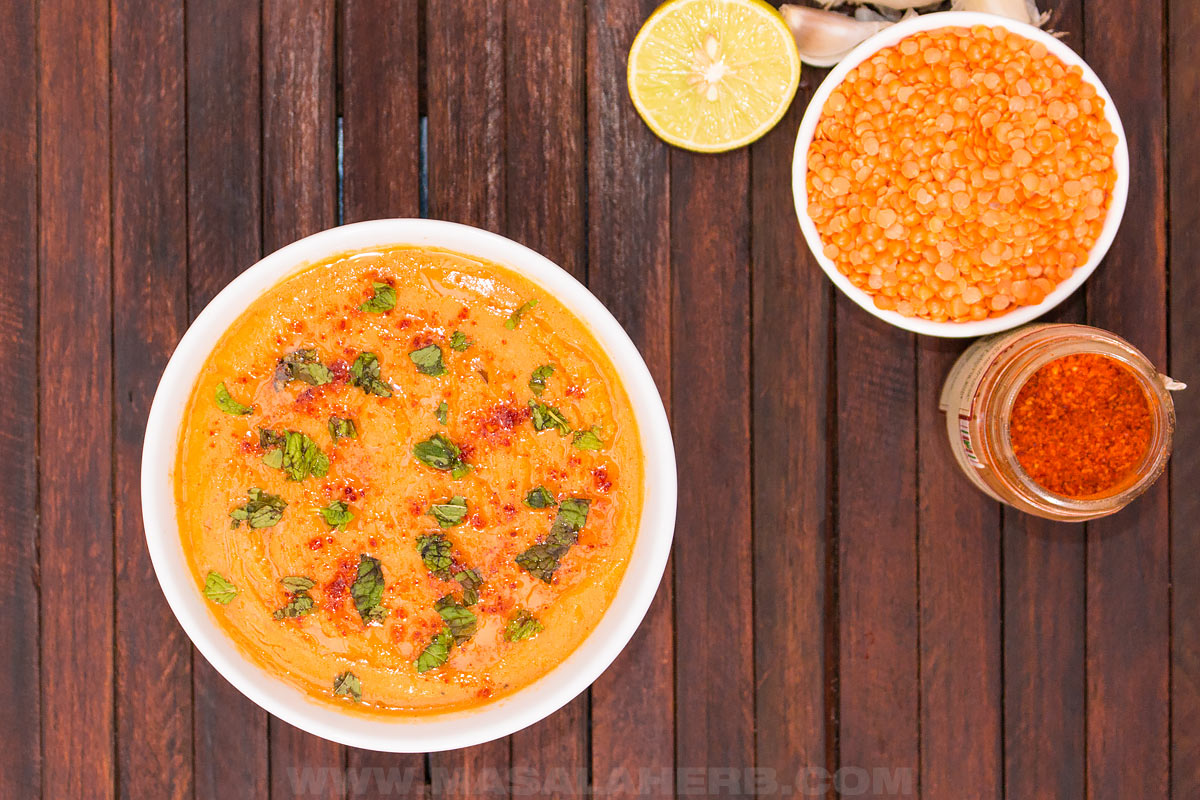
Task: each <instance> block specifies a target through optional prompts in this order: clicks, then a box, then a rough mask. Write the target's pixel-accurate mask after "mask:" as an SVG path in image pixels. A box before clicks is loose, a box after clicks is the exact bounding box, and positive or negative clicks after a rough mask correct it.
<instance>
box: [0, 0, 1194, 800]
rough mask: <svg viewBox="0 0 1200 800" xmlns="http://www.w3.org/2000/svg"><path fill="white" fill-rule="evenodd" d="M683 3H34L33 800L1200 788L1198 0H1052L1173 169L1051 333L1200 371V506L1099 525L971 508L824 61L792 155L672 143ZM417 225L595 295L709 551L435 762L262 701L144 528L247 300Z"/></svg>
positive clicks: (3, 171) (8, 402)
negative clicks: (847, 273)
mask: <svg viewBox="0 0 1200 800" xmlns="http://www.w3.org/2000/svg"><path fill="white" fill-rule="evenodd" d="M1042 2H1043V4H1045V3H1046V0H1042ZM655 3H656V0H590V1H589V2H586V3H585V2H582V1H580V2H568V0H558V1H557V2H556V1H555V0H545V2H537V1H536V0H509V2H502V1H501V0H462V1H461V2H449V0H424V2H417V0H340V1H339V2H334V0H266V2H265V3H263V4H262V5H261V6H260V5H259V4H256V3H253V2H247V1H246V0H189V2H186V3H185V2H184V0H174V2H167V1H163V2H155V1H154V0H40V2H30V1H27V0H13V2H9V3H6V4H5V9H4V13H3V14H0V286H2V287H3V289H2V291H0V386H2V391H3V398H2V401H0V464H3V467H0V471H2V474H3V480H0V509H2V510H3V518H2V519H3V521H2V522H0V526H2V529H3V535H2V537H0V645H2V647H0V651H2V654H0V674H3V676H4V679H3V680H2V681H0V797H3V798H14V799H16V798H32V797H38V796H41V797H44V798H53V799H54V800H60V798H83V797H86V798H93V797H95V798H103V797H109V796H117V795H119V796H121V797H128V798H168V797H193V796H194V797H196V798H260V797H262V798H265V797H273V798H286V797H293V796H297V795H299V796H304V797H334V798H342V797H375V796H455V795H459V794H472V793H474V794H482V795H486V796H507V795H508V794H509V791H510V789H511V793H512V794H513V795H515V796H521V795H526V796H531V795H537V794H542V793H543V792H544V793H545V794H571V793H572V792H573V791H582V790H583V789H584V788H586V786H587V783H588V781H589V779H590V781H591V782H592V784H593V785H594V788H595V790H596V791H597V793H602V794H605V795H611V796H629V795H634V794H637V793H638V791H639V790H640V791H641V792H642V793H644V794H648V795H663V794H667V793H669V792H670V791H671V788H672V786H671V782H670V779H671V778H672V777H675V778H678V784H677V786H676V788H677V789H678V790H680V791H681V792H683V793H691V794H698V795H706V794H748V793H750V792H751V791H753V790H754V789H756V788H757V789H759V790H762V792H763V793H765V794H770V793H771V791H770V790H771V789H772V786H773V785H776V786H787V787H798V790H799V791H800V796H806V795H807V794H814V795H827V796H830V797H832V796H834V793H835V792H834V788H833V784H834V783H837V784H838V785H839V786H840V788H841V789H842V795H843V796H846V797H851V796H886V795H900V796H914V797H915V796H918V795H919V796H922V797H925V798H949V799H952V800H961V798H998V797H1001V796H1004V797H1007V798H1013V800H1025V799H1026V798H1083V797H1088V798H1114V799H1119V800H1138V799H1140V798H1147V799H1148V800H1158V798H1168V797H1169V798H1173V799H1174V800H1190V799H1191V798H1197V797H1200V614H1198V613H1197V611H1198V609H1200V572H1198V571H1197V568H1198V567H1200V489H1198V487H1200V256H1198V255H1197V254H1198V253H1200V138H1198V136H1200V133H1198V132H1200V58H1198V57H1197V42H1198V41H1200V3H1197V2H1196V1H1195V0H1164V1H1163V2H1143V1H1142V0H1057V2H1055V3H1053V5H1054V12H1055V17H1054V22H1053V25H1054V27H1055V28H1057V29H1058V30H1061V31H1064V32H1065V33H1066V39H1065V41H1067V42H1068V43H1069V44H1070V45H1071V46H1072V47H1075V48H1076V49H1078V50H1081V51H1082V52H1083V53H1085V55H1086V56H1087V57H1088V58H1089V60H1090V61H1091V63H1092V65H1093V66H1094V67H1095V69H1096V71H1097V72H1099V73H1100V75H1101V77H1102V78H1103V79H1104V80H1105V82H1106V83H1107V85H1108V87H1109V89H1110V90H1111V91H1112V94H1113V95H1114V97H1115V98H1116V102H1117V104H1118V107H1119V109H1120V112H1121V115H1122V117H1123V118H1124V121H1125V126H1126V129H1127V131H1128V134H1129V139H1130V150H1131V156H1132V160H1133V180H1132V186H1131V190H1130V196H1129V209H1128V211H1127V212H1126V215H1125V221H1124V225H1123V226H1122V228H1121V231H1120V234H1119V235H1118V237H1117V240H1116V243H1115V244H1114V245H1113V248H1112V250H1111V252H1110V253H1109V255H1108V258H1107V261H1106V263H1105V264H1104V266H1103V267H1102V268H1101V269H1100V270H1099V271H1098V272H1097V273H1096V275H1095V276H1094V277H1093V278H1092V280H1091V281H1090V282H1089V283H1088V285H1087V287H1086V291H1081V292H1079V293H1078V294H1077V295H1076V296H1075V298H1074V299H1073V300H1072V301H1071V302H1069V303H1068V304H1067V305H1066V306H1065V307H1063V308H1061V309H1060V310H1058V311H1057V312H1055V313H1054V314H1053V315H1051V318H1053V319H1059V320H1087V321H1089V322H1091V323H1093V324H1096V325H1099V326H1102V327H1105V328H1108V329H1111V330H1113V331H1116V332H1117V333H1119V334H1121V335H1124V336H1126V337H1128V338H1129V339H1131V340H1132V341H1133V342H1134V343H1135V344H1136V345H1138V346H1139V347H1140V348H1142V349H1143V350H1144V351H1145V352H1146V353H1148V354H1149V355H1150V357H1151V358H1152V359H1153V360H1154V361H1155V362H1156V363H1158V364H1160V365H1164V366H1168V367H1169V368H1170V370H1171V371H1172V372H1173V373H1175V374H1176V377H1178V378H1180V379H1182V380H1190V381H1191V382H1192V383H1193V384H1196V388H1195V389H1193V390H1192V391H1190V392H1187V393H1184V394H1181V395H1179V396H1178V398H1177V403H1178V411H1179V417H1180V425H1179V429H1178V431H1177V444H1176V455H1175V457H1174V460H1173V462H1172V468H1171V472H1170V475H1169V477H1168V478H1164V479H1163V480H1161V481H1160V482H1159V483H1158V485H1157V486H1156V487H1155V488H1154V489H1153V490H1151V491H1150V492H1149V493H1148V494H1147V495H1146V496H1145V497H1143V498H1142V499H1141V500H1139V501H1138V502H1136V503H1135V504H1134V505H1133V506H1131V507H1130V508H1128V509H1126V510H1125V511H1124V512H1122V513H1121V514H1119V515H1118V516H1115V517H1112V518H1109V519H1106V520H1103V521H1100V522H1095V523H1092V524H1090V525H1088V526H1087V527H1086V530H1085V528H1084V527H1082V526H1075V527H1070V526H1062V525H1053V524H1047V523H1046V522H1043V521H1040V520H1037V519H1032V518H1029V517H1026V516H1022V515H1020V514H1017V513H1014V512H1010V511H1006V510H1004V509H1001V508H1000V507H999V506H998V505H996V504H995V503H993V502H990V501H989V500H988V499H986V498H985V497H984V496H983V495H981V494H980V493H979V492H977V491H975V490H974V489H973V488H971V486H970V485H969V484H968V483H967V481H966V480H965V479H964V478H963V477H962V476H961V475H960V474H959V473H958V470H957V468H956V467H955V466H954V464H953V462H952V461H951V458H950V455H949V451H948V448H947V446H946V444H945V441H944V438H945V434H944V431H943V423H942V418H941V416H940V415H939V413H938V410H937V396H938V391H939V388H940V386H941V382H942V378H943V376H944V374H945V372H946V370H947V368H948V367H949V365H950V363H951V362H952V361H953V359H954V357H955V355H956V353H957V352H958V351H959V350H960V348H961V344H960V343H955V342H946V341H938V340H934V339H928V338H919V337H915V336H912V335H907V334H904V333H902V332H899V331H897V330H893V329H890V328H887V327H885V326H883V325H882V324H879V323H878V322H876V321H875V320H874V319H873V318H871V317H869V316H867V315H866V314H864V313H862V312H861V311H859V310H858V309H857V308H856V307H854V306H853V305H852V304H850V303H849V302H847V301H846V300H845V299H844V298H842V297H840V296H838V295H836V294H835V292H834V290H833V289H832V287H831V285H830V284H829V282H828V281H827V280H826V279H825V278H824V276H823V275H822V274H821V272H820V271H819V270H818V268H817V266H816V264H815V263H814V262H813V261H812V259H811V258H810V256H809V255H808V252H807V251H806V249H805V247H804V245H803V243H802V241H801V238H800V234H799V230H798V228H797V225H796V222H795V219H794V216H793V211H792V200H791V194H790V188H789V186H790V164H791V156H792V146H793V141H794V133H795V130H796V127H797V125H798V123H799V120H800V116H801V113H802V112H803V109H804V106H805V103H806V101H807V99H808V97H809V96H810V95H811V93H812V91H813V89H814V88H815V86H816V85H817V83H818V82H819V81H820V79H821V78H822V76H823V74H824V73H823V72H822V71H820V70H816V69H806V71H805V73H804V77H803V81H802V84H801V88H800V93H799V95H798V97H797V99H796V102H795V104H794V106H793V108H792V110H791V112H790V113H789V114H788V116H787V117H786V119H785V120H784V122H783V123H782V124H781V125H780V126H779V127H778V128H777V129H776V130H775V131H774V132H772V133H771V134H769V135H768V136H767V137H766V138H764V139H763V140H762V141H760V142H758V143H756V144H755V145H753V146H752V147H750V148H748V149H743V150H740V151H737V152H734V153H731V154H728V155H723V156H719V157H711V156H697V155H692V154H689V153H686V152H682V151H679V150H673V149H670V148H668V147H666V146H665V145H663V144H662V143H660V142H659V141H658V140H657V139H655V138H654V137H653V136H652V135H651V134H650V133H649V132H648V131H647V130H646V128H645V127H644V126H643V125H642V123H641V122H640V120H639V119H638V118H637V116H636V114H635V113H634V111H633V108H632V107H631V105H630V102H629V99H628V96H627V94H626V90H625V57H626V51H627V48H628V45H629V42H630V41H631V39H632V36H633V34H634V32H635V31H636V30H637V28H638V27H639V25H640V23H641V22H642V20H643V19H644V18H645V17H646V16H647V15H648V14H649V12H650V11H651V10H652V8H653V6H654V5H655ZM1168 21H1169V26H1168ZM1168 154H1169V158H1168ZM418 214H427V215H428V216H431V217H437V218H442V219H451V220H459V221H463V222H468V223H472V224H475V225H479V226H482V227H485V228H489V229H492V230H496V231H499V232H502V233H505V234H507V235H508V236H511V237H513V238H515V239H517V240H519V241H521V242H524V243H526V244H528V245H530V246H532V247H534V248H536V249H538V250H540V251H542V252H543V253H545V254H546V255H547V256H549V257H550V258H552V259H553V260H555V261H557V262H558V263H560V264H562V265H563V266H564V267H565V268H567V269H568V270H570V271H571V272H573V273H574V274H575V275H577V276H579V277H580V278H583V279H585V280H586V281H587V283H588V285H589V286H590V287H591V289H592V291H594V292H595V293H596V294H597V295H598V296H599V297H600V298H601V299H602V300H603V301H605V302H606V303H607V304H608V306H609V307H610V308H611V309H612V310H613V311H614V313H615V314H616V315H617V317H618V318H619V319H621V321H622V322H623V323H624V324H625V325H626V327H627V329H628V330H629V332H630V334H631V335H632V336H633V338H634V340H635V341H636V342H637V343H638V344H639V345H640V347H641V348H642V352H643V353H644V354H645V357H646V360H647V362H648V363H649V365H650V368H651V370H652V371H653V372H654V374H655V376H656V377H657V379H658V381H659V385H660V387H661V389H662V392H663V395H664V397H665V398H666V399H667V400H668V404H669V406H670V411H671V415H672V419H673V427H674V433H675V439H676V445H677V451H678V457H679V477H680V497H679V524H678V530H677V534H676V546H675V553H674V559H673V564H672V566H671V567H670V568H669V571H668V574H667V578H666V580H665V581H664V584H663V586H662V589H661V591H660V593H659V598H658V601H657V602H656V604H655V605H654V607H653V609H652V610H651V612H650V614H649V616H648V617H647V619H646V621H645V623H644V624H643V625H642V628H641V630H640V632H639V634H638V636H637V638H636V639H635V640H634V641H633V643H632V644H631V645H630V646H629V647H628V649H627V650H626V652H625V653H624V655H623V656H622V657H621V658H620V659H619V660H618V661H617V663H616V664H615V665H614V666H613V667H612V668H611V669H609V670H608V672H606V673H605V674H604V676H603V677H602V678H601V679H600V680H599V681H597V683H596V684H595V685H594V686H593V687H592V688H591V690H590V691H589V692H587V693H586V694H584V695H583V696H581V697H579V698H577V699H576V700H575V701H574V702H572V703H571V704H570V705H568V706H567V707H566V708H565V709H563V710H562V711H560V712H559V713H557V714H555V715H554V716H553V717H551V718H550V719H548V720H546V721H544V722H542V723H541V724H539V725H537V726H535V727H533V728H530V729H528V730H525V731H522V732H521V733H519V734H516V735H514V736H513V737H511V738H510V739H507V740H504V741H498V742H494V743H491V744H488V745H484V746H481V747H477V748H472V749H470V750H465V751H457V752H449V753H435V754H432V755H429V756H423V755H384V754H377V753H373V752H367V751H361V750H351V749H347V748H345V747H341V746H338V745H335V744H331V743H329V742H325V741H322V740H320V739H316V738H314V737H311V736H308V735H306V734H303V733H300V732H299V731H297V730H295V729H293V728H291V727H289V726H288V725H286V724H283V723H281V722H280V721H278V720H276V719H272V718H269V717H268V715H267V714H266V713H264V712H263V711H261V710H259V709H258V708H257V707H256V706H254V705H252V704H251V703H250V702H249V701H247V700H245V699H244V698H243V697H241V695H239V694H238V692H236V691H235V690H234V689H232V688H231V687H230V686H229V685H228V684H226V683H225V682H224V680H222V679H221V678H220V677H219V676H218V675H217V674H216V673H215V672H214V670H213V669H212V668H211V667H210V666H209V665H208V664H207V663H206V662H205V661H204V659H203V658H201V657H199V656H198V655H197V654H196V653H195V651H194V650H193V649H192V648H191V646H190V645H189V643H188V641H187V639H186V637H185V636H184V634H183V632H182V631H181V630H180V628H179V627H178V625H177V624H176V622H175V620H174V618H173V617H172V615H171V612H170V611H169V610H168V608H167V606H166V603H165V602H164V601H163V597H162V594H161V592H160V591H159V588H158V586H157V583H156V581H155V578H154V575H153V572H152V570H151V567H150V562H149V558H148V556H147V552H146V547H145V544H144V541H143V534H142V524H141V516H140V508H139V498H138V470H139V457H140V449H141V444H142V433H143V427H144V423H145V420H146V414H147V410H148V407H149V402H150V398H151V394H152V392H153V390H154V387H155V385H156V382H157V381H158V378H159V375H160V373H161V370H162V368H163V365H164V364H165V362H166V359H167V357H168V356H169V354H170V353H171V350H172V348H173V347H174V345H175V343H176V341H177V340H178V339H179V337H180V335H181V334H182V333H183V331H184V329H185V328H186V326H187V324H188V322H189V320H190V319H191V318H192V317H194V316H195V314H196V313H197V312H198V311H199V310H200V309H201V308H202V307H203V306H204V304H205V303H206V302H207V301H208V300H209V299H210V298H211V297H212V296H213V295H214V294H215V293H216V292H217V291H218V290H219V289H220V288H221V287H222V286H223V285H224V284H225V283H226V282H227V281H228V280H229V279H230V278H232V277H233V276H234V275H236V274H237V273H238V272H240V271H241V270H242V269H244V268H245V267H247V266H248V265H250V264H251V263H253V262H254V261H255V260H257V259H258V258H259V257H260V255H262V254H263V253H266V252H269V251H272V250H274V249H276V248H277V247H279V246H281V245H283V244H286V243H287V242H290V241H292V240H294V239H296V238H299V237H301V236H304V235H306V234H308V233H311V232H314V231H317V230H320V229H322V228H327V227H330V226H333V225H336V224H338V223H339V222H342V221H346V222H349V221H353V220H359V219H366V218H371V217H388V216H415V215H418ZM365 768H379V770H378V771H375V772H372V771H370V770H369V769H365ZM364 769H365V771H364ZM510 769H512V770H517V772H513V773H510V772H509V770H510ZM750 769H756V770H757V772H750V773H747V772H746V770H750ZM305 770H307V772H305ZM677 770H678V771H677ZM306 775H307V776H309V777H310V778H312V782H310V783H309V784H308V785H307V786H304V785H301V783H298V781H300V782H303V781H305V780H307V778H305V776H306ZM513 775H515V776H516V777H517V783H516V784H515V785H510V783H509V781H508V778H509V777H510V776H513ZM834 777H836V778H837V780H836V781H835V780H834V779H833V778H834ZM410 779H411V781H410ZM322 781H324V783H323V785H321V786H318V785H317V784H320V783H321V782H322ZM827 789H828V791H826V790H827Z"/></svg>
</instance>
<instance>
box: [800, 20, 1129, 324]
mask: <svg viewBox="0 0 1200 800" xmlns="http://www.w3.org/2000/svg"><path fill="white" fill-rule="evenodd" d="M977 25H985V26H988V27H1003V28H1006V29H1007V30H1009V31H1011V32H1012V33H1016V34H1018V35H1020V36H1024V37H1025V38H1027V39H1031V40H1033V41H1036V42H1041V43H1042V44H1044V45H1045V46H1046V48H1047V49H1048V50H1049V51H1050V52H1051V53H1053V54H1054V55H1056V56H1058V57H1059V58H1060V59H1062V60H1063V61H1064V62H1065V63H1067V64H1068V65H1072V64H1074V65H1077V66H1079V67H1080V68H1082V70H1083V77H1084V79H1085V80H1087V81H1088V82H1090V83H1091V84H1092V85H1093V86H1095V88H1096V93H1097V94H1098V95H1100V97H1102V98H1103V99H1104V115H1105V118H1106V119H1107V120H1108V122H1109V124H1110V125H1112V129H1113V133H1115V134H1116V135H1117V144H1116V146H1115V147H1114V148H1113V167H1114V168H1115V169H1116V171H1117V182H1116V185H1115V186H1114V187H1113V195H1112V204H1111V205H1110V206H1109V209H1108V215H1107V216H1106V217H1105V220H1104V226H1103V227H1102V228H1101V231H1100V235H1099V237H1097V239H1096V243H1095V244H1094V245H1093V246H1092V249H1091V252H1089V253H1088V260H1087V262H1086V263H1085V264H1083V265H1082V266H1080V267H1077V268H1076V269H1075V271H1074V272H1073V273H1071V276H1070V277H1069V278H1067V279H1066V280H1065V281H1062V282H1061V283H1059V284H1058V285H1057V286H1055V287H1054V290H1053V291H1052V292H1050V294H1048V295H1046V299H1045V300H1043V301H1042V302H1041V303H1038V304H1037V305H1035V306H1020V307H1018V308H1016V309H1015V310H1013V311H1010V312H1009V313H1007V314H1004V315H1001V316H999V317H989V318H988V319H984V320H978V321H972V322H934V321H932V320H927V319H921V318H918V317H906V316H904V315H903V314H900V313H899V312H896V311H887V310H884V309H880V308H876V306H875V303H874V301H873V300H872V296H871V295H869V294H867V293H866V292H864V291H863V290H862V289H859V288H858V287H857V286H855V285H854V284H853V283H851V282H850V279H849V278H847V277H846V276H845V275H843V274H842V273H841V272H839V271H838V269H837V266H836V265H835V264H834V263H833V261H832V260H830V259H829V258H828V257H827V256H826V255H825V253H824V249H823V247H822V245H821V238H820V234H818V233H817V228H816V225H815V224H814V223H813V221H812V219H811V218H810V217H809V216H808V189H807V180H806V179H807V174H808V159H807V154H808V148H809V146H810V145H811V144H812V140H813V136H814V134H815V133H816V129H817V123H818V122H819V121H820V118H821V112H822V111H823V110H824V108H825V101H826V100H828V99H829V95H830V94H831V93H832V92H833V90H834V89H836V88H837V87H838V86H839V85H840V84H841V83H842V81H843V80H844V79H845V77H846V76H847V75H848V74H849V73H850V70H852V69H854V68H855V67H857V66H858V65H859V64H861V63H862V62H863V61H866V60H867V59H868V58H870V57H871V56H873V55H874V54H875V53H876V52H878V51H879V50H882V49H883V48H885V47H891V46H892V45H895V44H897V43H898V42H900V40H902V39H904V38H906V37H908V36H910V35H911V34H914V33H919V32H921V31H929V30H934V29H937V28H951V27H953V28H971V27H974V26H977ZM1128 195H1129V147H1128V141H1127V139H1126V135H1125V128H1124V126H1123V125H1122V124H1121V117H1120V115H1119V114H1118V113H1117V107H1116V104H1115V103H1114V102H1113V99H1112V96H1111V95H1110V94H1109V93H1108V89H1107V88H1106V87H1105V86H1104V83H1103V82H1102V81H1101V80H1100V78H1099V76H1097V75H1096V73H1095V72H1094V71H1093V70H1092V68H1091V67H1090V66H1088V64H1087V62H1086V61H1084V60H1083V58H1082V57H1081V56H1079V55H1078V54H1077V53H1076V52H1075V51H1074V50H1072V49H1071V48H1069V47H1067V45H1065V44H1063V43H1062V42H1061V41H1060V40H1058V39H1056V38H1055V37H1053V36H1051V35H1050V34H1048V33H1046V32H1045V31H1043V30H1042V29H1041V28H1037V27H1034V26H1033V25H1029V24H1027V23H1024V22H1019V21H1017V20H1014V19H1010V18H1008V17H1002V16H999V15H996V14H987V13H983V12H977V11H938V12H934V13H932V14H921V15H919V16H915V17H910V18H909V19H906V20H902V21H900V22H897V23H896V24H895V25H891V26H889V27H887V28H884V29H883V30H881V31H879V32H878V33H876V34H874V35H872V36H871V37H870V38H868V39H867V40H866V41H864V42H863V43H862V44H860V45H858V46H857V47H855V48H854V49H853V50H851V51H850V53H849V54H848V55H847V56H846V57H845V58H843V59H842V60H841V61H840V62H839V63H838V65H837V66H836V67H834V68H833V69H832V70H830V72H829V74H828V75H827V76H826V77H825V80H824V81H822V82H821V85H820V86H818V87H817V90H816V92H814V93H813V96H812V99H811V100H810V101H809V104H808V107H807V108H806V109H805V111H804V117H803V118H802V119H801V121H800V128H799V130H798V131H797V134H796V148H795V150H794V151H793V155H792V198H793V201H794V203H795V206H796V216H797V218H798V219H799V221H800V230H801V231H802V232H803V234H804V240H805V242H806V243H807V244H808V249H809V250H810V251H811V252H812V254H813V257H814V258H815V259H816V261H817V263H818V264H820V266H821V269H822V270H824V271H825V274H826V275H828V276H829V279H830V280H832V281H833V283H834V285H835V286H837V287H838V289H840V290H841V291H842V293H843V294H844V295H846V296H847V297H848V298H850V299H851V300H853V301H854V303H855V304H856V305H858V306H859V307H860V308H862V309H864V310H865V311H867V312H868V313H870V314H871V315H872V316H875V317H878V318H879V319H881V320H883V321H884V322H887V323H889V324H891V325H894V326H896V327H897V328H902V329H904V330H907V331H912V332H913V333H920V334H924V335H927V336H941V337H945V338H963V337H972V336H983V335H986V334H991V333H999V332H1000V331H1006V330H1010V329H1012V328H1016V327H1018V326H1020V325H1023V324H1025V323H1027V322H1030V321H1032V320H1034V319H1037V318H1038V317H1040V316H1041V315H1043V314H1045V313H1046V312H1048V311H1050V310H1051V309H1053V308H1054V307H1055V306H1057V305H1058V304H1059V303H1061V302H1063V301H1064V300H1066V299H1067V298H1068V297H1070V296H1071V295H1072V294H1073V293H1074V292H1075V291H1076V290H1077V289H1078V288H1079V287H1080V286H1082V285H1083V283H1084V281H1086V280H1087V279H1088V277H1090V276H1091V274H1092V273H1093V272H1095V270H1096V268H1097V267H1098V266H1099V265H1100V261H1101V260H1102V259H1103V258H1104V255H1105V253H1107V252H1108V248H1109V246H1110V245H1111V244H1112V242H1113V239H1114V238H1115V237H1116V235H1117V229H1118V228H1119V227H1120V225H1121V219H1122V217H1123V216H1124V215H1125V204H1126V201H1127V199H1128Z"/></svg>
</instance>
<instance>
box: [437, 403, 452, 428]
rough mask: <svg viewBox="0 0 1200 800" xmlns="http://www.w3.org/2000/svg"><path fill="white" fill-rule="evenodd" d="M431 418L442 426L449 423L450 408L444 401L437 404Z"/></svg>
mask: <svg viewBox="0 0 1200 800" xmlns="http://www.w3.org/2000/svg"><path fill="white" fill-rule="evenodd" d="M433 416H434V418H435V419H437V421H438V422H440V423H441V424H442V425H445V424H446V423H447V422H449V421H450V406H448V405H447V404H446V401H445V400H443V401H442V402H440V403H438V404H437V409H435V410H434V412H433Z"/></svg>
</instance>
